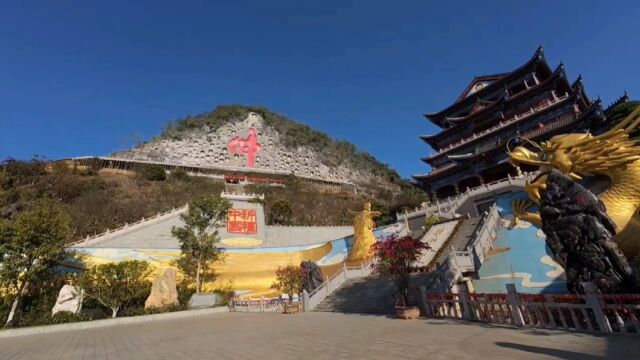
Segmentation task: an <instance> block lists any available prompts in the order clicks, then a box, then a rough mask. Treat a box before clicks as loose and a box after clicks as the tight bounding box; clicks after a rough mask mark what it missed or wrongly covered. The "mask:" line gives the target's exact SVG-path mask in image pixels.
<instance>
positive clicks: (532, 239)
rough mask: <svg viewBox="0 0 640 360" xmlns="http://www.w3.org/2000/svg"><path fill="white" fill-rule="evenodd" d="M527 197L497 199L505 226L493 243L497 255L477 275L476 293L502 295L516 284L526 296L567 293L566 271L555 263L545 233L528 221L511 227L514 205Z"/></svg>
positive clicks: (519, 194) (515, 195)
mask: <svg viewBox="0 0 640 360" xmlns="http://www.w3.org/2000/svg"><path fill="white" fill-rule="evenodd" d="M526 197H527V194H526V193H524V192H518V193H514V194H509V195H504V196H502V197H500V198H498V200H497V205H498V211H499V213H500V216H501V217H502V219H503V223H504V224H505V225H506V226H505V227H503V228H502V229H500V230H499V231H498V238H497V240H496V242H495V243H494V249H495V250H498V251H496V252H495V253H493V254H491V255H489V259H488V260H486V261H485V263H484V264H482V266H481V268H480V271H479V272H478V276H479V278H480V279H479V280H474V281H473V285H474V287H475V290H476V292H478V293H503V292H505V291H506V289H505V284H507V283H514V284H515V285H516V289H517V290H518V292H523V293H536V294H537V293H554V292H566V291H567V288H566V284H565V281H564V271H563V270H562V269H561V268H560V267H559V265H557V264H556V263H555V262H554V261H553V260H552V259H553V256H552V253H551V249H549V247H548V246H547V244H546V242H545V239H544V234H543V233H542V231H541V230H540V229H539V228H538V227H536V226H535V225H533V224H531V223H528V222H525V221H522V222H521V224H520V225H519V226H518V227H515V228H514V227H512V226H513V212H512V211H511V201H513V200H515V199H524V198H526ZM499 250H505V251H503V252H499ZM543 261H545V262H547V263H548V264H545V263H543ZM549 263H550V264H551V265H550V264H549ZM554 265H555V266H554Z"/></svg>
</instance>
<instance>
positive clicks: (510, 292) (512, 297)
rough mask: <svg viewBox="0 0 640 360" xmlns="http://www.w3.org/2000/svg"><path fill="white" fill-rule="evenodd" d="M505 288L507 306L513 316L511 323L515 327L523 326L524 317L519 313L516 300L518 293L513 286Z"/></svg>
mask: <svg viewBox="0 0 640 360" xmlns="http://www.w3.org/2000/svg"><path fill="white" fill-rule="evenodd" d="M505 286H506V287H507V299H508V301H509V306H511V313H512V314H513V322H515V324H516V326H524V317H523V316H522V312H521V311H520V301H519V300H518V292H517V291H516V285H515V284H506V285H505Z"/></svg>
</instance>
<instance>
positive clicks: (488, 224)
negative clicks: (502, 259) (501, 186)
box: [467, 204, 502, 270]
mask: <svg viewBox="0 0 640 360" xmlns="http://www.w3.org/2000/svg"><path fill="white" fill-rule="evenodd" d="M501 224H502V223H501V222H500V213H499V212H498V205H497V204H493V205H492V206H491V208H490V209H489V211H488V212H487V216H486V217H485V218H483V219H482V225H481V226H480V227H479V228H478V229H477V230H476V232H475V233H474V234H473V236H472V238H473V242H472V243H471V245H469V247H468V248H467V252H468V253H469V254H470V255H473V259H477V260H478V261H479V262H480V263H479V264H475V270H478V269H479V268H480V265H482V264H483V263H484V259H485V257H486V256H487V253H488V252H489V250H491V249H493V242H494V240H495V239H496V237H497V236H498V229H499V228H500V225H501Z"/></svg>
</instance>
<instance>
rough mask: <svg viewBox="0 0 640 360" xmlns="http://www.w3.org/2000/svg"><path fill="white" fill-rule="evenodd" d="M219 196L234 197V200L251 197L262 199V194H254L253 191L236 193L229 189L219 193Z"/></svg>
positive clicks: (249, 198)
mask: <svg viewBox="0 0 640 360" xmlns="http://www.w3.org/2000/svg"><path fill="white" fill-rule="evenodd" d="M220 197H223V198H226V199H235V200H251V199H256V198H257V199H260V200H264V194H254V193H245V192H242V193H236V192H231V191H226V190H225V191H223V192H222V193H221V194H220Z"/></svg>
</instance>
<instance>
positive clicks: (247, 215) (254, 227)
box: [227, 209, 258, 234]
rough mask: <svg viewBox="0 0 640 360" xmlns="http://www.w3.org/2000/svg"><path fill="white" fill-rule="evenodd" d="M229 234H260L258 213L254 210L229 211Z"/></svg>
mask: <svg viewBox="0 0 640 360" xmlns="http://www.w3.org/2000/svg"><path fill="white" fill-rule="evenodd" d="M227 232H230V233H236V234H255V233H257V232H258V223H257V221H256V211H255V210H252V209H229V212H228V214H227Z"/></svg>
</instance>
